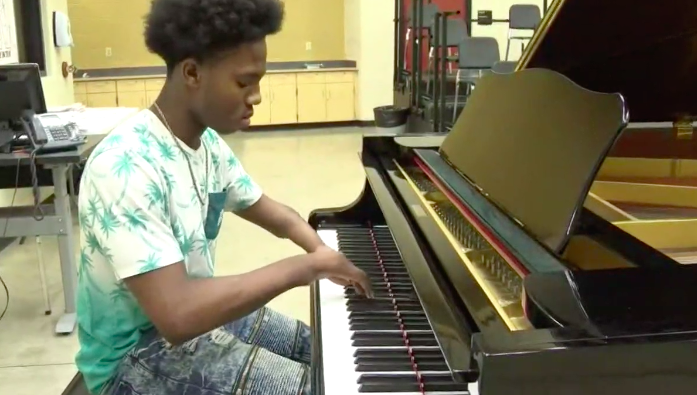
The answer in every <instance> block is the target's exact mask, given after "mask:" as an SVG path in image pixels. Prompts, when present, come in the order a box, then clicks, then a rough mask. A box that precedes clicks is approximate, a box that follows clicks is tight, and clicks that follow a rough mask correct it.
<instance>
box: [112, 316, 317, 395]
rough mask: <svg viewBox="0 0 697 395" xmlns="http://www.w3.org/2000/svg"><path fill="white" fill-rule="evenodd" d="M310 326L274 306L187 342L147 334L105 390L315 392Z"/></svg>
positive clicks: (134, 393) (200, 394) (115, 393)
mask: <svg viewBox="0 0 697 395" xmlns="http://www.w3.org/2000/svg"><path fill="white" fill-rule="evenodd" d="M310 347H311V346H310V328H309V327H308V326H307V325H305V324H304V323H302V322H300V321H298V320H295V319H291V318H289V317H286V316H284V315H282V314H280V313H277V312H275V311H273V310H271V309H268V308H262V309H260V310H258V311H256V312H254V313H252V314H250V315H249V316H247V317H245V318H242V319H240V320H237V321H235V322H232V323H230V324H227V325H224V326H222V327H220V328H218V329H216V330H213V331H211V332H209V333H207V334H205V335H202V336H200V337H198V338H196V339H194V340H191V341H189V342H187V343H185V344H183V345H181V346H176V347H174V346H171V345H170V344H168V343H167V342H166V341H165V340H164V339H163V338H162V337H161V336H160V335H159V334H158V333H157V332H156V331H155V330H152V331H151V332H148V333H146V334H144V335H143V336H142V337H141V339H140V341H139V342H138V344H137V345H136V347H135V348H134V349H133V350H131V351H130V352H129V353H128V355H127V356H126V357H125V358H124V360H123V361H122V362H121V364H120V365H119V368H118V370H117V374H116V376H115V377H114V378H113V379H112V380H111V381H110V382H109V383H108V384H107V385H106V386H105V387H104V389H103V390H102V392H101V395H165V394H166V395H180V394H182V395H222V394H226V395H227V394H231V395H312V394H311V393H310V369H309V365H310Z"/></svg>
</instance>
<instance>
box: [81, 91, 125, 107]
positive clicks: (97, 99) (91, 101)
mask: <svg viewBox="0 0 697 395" xmlns="http://www.w3.org/2000/svg"><path fill="white" fill-rule="evenodd" d="M86 104H87V107H118V106H117V105H116V92H109V93H88V94H87V103H86Z"/></svg>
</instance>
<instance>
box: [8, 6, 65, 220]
mask: <svg viewBox="0 0 697 395" xmlns="http://www.w3.org/2000/svg"><path fill="white" fill-rule="evenodd" d="M41 5H42V10H41V11H42V12H43V16H44V17H43V28H44V43H45V48H46V77H44V78H42V79H41V82H43V87H44V94H45V95H46V104H48V106H49V107H52V106H60V105H66V104H70V103H72V102H73V83H72V78H68V79H65V78H63V75H62V74H61V63H62V62H63V61H66V62H68V63H70V61H71V60H70V48H60V49H58V48H55V47H54V46H53V33H52V30H51V29H52V25H53V23H52V18H53V11H63V12H66V11H67V10H68V5H67V0H42V2H41ZM41 189H42V191H41V194H42V196H44V197H45V196H47V195H48V194H49V193H50V192H51V190H52V189H53V188H41ZM13 195H14V190H12V189H0V207H7V206H9V205H10V203H11V202H12V196H13ZM32 201H33V197H32V192H31V189H30V188H22V189H19V190H18V191H17V195H16V196H15V199H14V205H15V206H17V205H27V204H32Z"/></svg>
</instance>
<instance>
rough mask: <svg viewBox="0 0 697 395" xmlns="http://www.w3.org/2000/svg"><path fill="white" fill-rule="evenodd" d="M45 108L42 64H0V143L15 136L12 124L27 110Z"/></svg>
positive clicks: (33, 111) (7, 141)
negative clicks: (40, 70) (40, 65)
mask: <svg viewBox="0 0 697 395" xmlns="http://www.w3.org/2000/svg"><path fill="white" fill-rule="evenodd" d="M46 112H47V109H46V99H45V97H44V90H43V88H42V86H41V74H39V65H37V64H35V63H17V64H8V65H2V66H0V147H2V146H3V145H5V144H7V143H9V142H10V141H12V140H13V139H14V131H13V130H12V129H11V128H10V127H9V125H11V124H12V123H14V122H17V121H19V119H21V118H22V116H27V114H30V115H37V114H45V113H46Z"/></svg>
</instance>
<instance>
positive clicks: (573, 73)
mask: <svg viewBox="0 0 697 395" xmlns="http://www.w3.org/2000/svg"><path fill="white" fill-rule="evenodd" d="M695 21H697V1H695V0H668V1H665V2H651V1H635V0H613V1H607V0H555V1H554V3H552V5H551V6H550V9H549V10H548V12H547V13H546V14H545V17H544V18H543V20H542V22H541V23H540V27H539V28H538V30H537V32H536V33H535V35H534V37H533V39H532V40H531V41H530V44H529V45H528V47H527V48H526V50H525V52H524V53H523V55H522V57H521V59H520V61H519V63H518V66H517V70H521V69H529V68H546V69H550V70H554V71H557V72H559V73H562V74H564V75H566V76H567V77H569V78H570V79H571V80H572V81H574V82H576V83H577V84H579V85H581V86H583V87H584V88H587V89H590V90H593V91H597V92H609V93H614V92H619V93H621V94H622V96H624V98H625V100H626V101H627V107H628V108H629V114H630V120H631V121H632V122H669V121H672V122H676V121H689V120H692V119H693V117H697V100H695V99H694V91H695V90H696V89H697V72H696V70H697V23H695Z"/></svg>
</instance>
